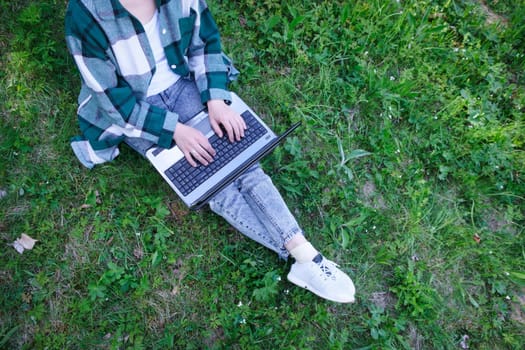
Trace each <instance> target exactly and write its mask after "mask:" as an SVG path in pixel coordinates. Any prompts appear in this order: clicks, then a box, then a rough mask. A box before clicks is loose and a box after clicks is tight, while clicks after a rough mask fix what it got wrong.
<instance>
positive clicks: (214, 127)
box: [210, 118, 223, 137]
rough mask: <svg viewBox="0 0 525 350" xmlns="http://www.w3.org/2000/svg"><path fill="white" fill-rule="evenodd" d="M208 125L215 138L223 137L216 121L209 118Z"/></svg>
mask: <svg viewBox="0 0 525 350" xmlns="http://www.w3.org/2000/svg"><path fill="white" fill-rule="evenodd" d="M210 125H211V128H212V129H213V131H215V133H216V134H217V136H219V137H222V136H223V134H222V129H221V126H220V125H219V123H217V121H215V119H213V118H210Z"/></svg>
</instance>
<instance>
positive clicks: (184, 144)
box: [173, 123, 215, 167]
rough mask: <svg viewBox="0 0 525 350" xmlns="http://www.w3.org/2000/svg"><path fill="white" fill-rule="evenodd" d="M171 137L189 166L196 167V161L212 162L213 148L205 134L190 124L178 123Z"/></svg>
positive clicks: (205, 163)
mask: <svg viewBox="0 0 525 350" xmlns="http://www.w3.org/2000/svg"><path fill="white" fill-rule="evenodd" d="M173 139H174V140H175V143H176V144H177V146H178V147H179V148H180V150H181V151H182V153H184V157H186V160H187V161H188V163H190V164H191V166H194V167H196V166H197V162H196V161H198V162H199V163H201V164H202V165H208V164H210V163H211V162H213V157H214V156H215V150H214V149H213V147H212V146H211V144H210V143H209V141H208V139H207V138H206V136H204V135H203V134H202V133H201V132H200V131H199V130H197V129H195V128H192V127H191V126H187V125H184V124H182V123H178V124H177V126H176V127H175V132H174V133H173Z"/></svg>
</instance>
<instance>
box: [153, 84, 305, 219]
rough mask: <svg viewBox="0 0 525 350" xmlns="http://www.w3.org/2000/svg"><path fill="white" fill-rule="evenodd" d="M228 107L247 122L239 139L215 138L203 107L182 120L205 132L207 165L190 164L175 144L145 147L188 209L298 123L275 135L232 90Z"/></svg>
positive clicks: (200, 203)
mask: <svg viewBox="0 0 525 350" xmlns="http://www.w3.org/2000/svg"><path fill="white" fill-rule="evenodd" d="M230 107H232V108H233V109H234V110H235V111H236V112H237V113H239V114H240V115H241V116H242V117H243V118H244V121H245V123H246V125H247V129H246V131H245V133H244V137H243V138H242V139H241V140H240V141H236V142H234V143H230V141H229V140H228V137H227V136H226V135H224V136H223V137H222V138H219V137H218V136H217V134H215V132H214V131H213V129H212V127H211V125H210V122H209V118H208V113H207V110H206V109H204V110H202V111H201V112H199V113H198V114H196V115H195V116H194V117H193V118H192V119H190V120H189V121H188V122H187V123H186V124H187V125H189V126H192V127H194V128H196V129H198V130H200V131H201V132H202V133H203V134H204V135H206V137H208V140H209V142H210V144H211V145H212V147H213V148H214V149H215V152H216V155H215V157H214V158H213V162H211V163H210V164H208V165H207V166H204V165H202V164H200V163H198V164H199V165H198V166H197V167H192V166H191V165H190V164H189V163H188V161H187V160H186V158H185V157H184V154H183V153H182V151H181V150H180V149H179V148H178V147H177V146H174V147H172V148H162V147H158V146H153V147H151V148H150V149H148V150H147V151H146V154H145V156H146V158H147V159H148V160H149V161H150V163H151V164H152V165H153V166H154V167H155V169H157V171H158V172H159V173H160V175H161V176H162V177H163V178H164V180H165V181H166V182H167V183H168V184H169V185H170V187H171V188H172V189H173V190H174V191H175V192H176V193H177V195H178V196H179V197H180V198H181V199H182V201H183V202H184V203H185V204H186V205H187V206H188V207H189V208H190V209H193V210H197V209H199V208H201V207H202V206H203V205H205V204H206V203H208V201H209V200H210V199H211V198H212V197H213V196H214V195H215V194H217V193H218V192H220V191H221V190H222V189H224V188H225V187H226V186H228V185H229V184H231V183H232V182H233V181H234V180H235V179H237V178H238V177H239V176H240V175H241V174H242V173H243V172H244V171H245V170H247V169H248V168H250V167H251V166H252V165H253V164H255V163H256V162H258V161H259V160H261V158H263V157H264V156H265V155H267V154H268V153H270V152H271V151H272V150H273V149H274V148H275V147H276V146H277V145H278V144H279V143H280V142H281V141H282V140H283V139H284V138H286V137H287V136H288V135H290V133H292V132H293V131H294V130H295V129H297V127H298V126H299V125H300V122H297V123H295V124H293V125H292V126H291V127H290V128H289V129H288V130H286V131H285V132H284V133H283V134H281V135H276V134H275V133H274V132H273V131H272V129H270V128H269V127H268V126H267V125H266V124H265V123H264V122H263V121H262V120H261V118H260V117H259V116H258V115H257V114H256V113H255V112H254V111H253V110H252V109H251V108H250V107H249V106H248V105H246V103H244V101H243V100H242V99H241V98H240V97H239V96H237V95H236V94H235V93H232V102H231V105H230Z"/></svg>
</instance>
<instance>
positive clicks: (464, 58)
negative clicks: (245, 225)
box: [0, 0, 525, 349]
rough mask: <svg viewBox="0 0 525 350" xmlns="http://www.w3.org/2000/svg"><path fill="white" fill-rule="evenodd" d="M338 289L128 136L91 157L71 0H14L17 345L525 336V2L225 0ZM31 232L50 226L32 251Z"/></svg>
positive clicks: (243, 65) (298, 199) (301, 214)
mask: <svg viewBox="0 0 525 350" xmlns="http://www.w3.org/2000/svg"><path fill="white" fill-rule="evenodd" d="M209 5H210V6H211V7H212V10H213V13H214V14H215V17H216V19H217V22H218V24H219V27H220V28H221V30H222V34H223V41H224V47H225V50H226V51H227V52H228V54H230V55H231V56H232V57H233V59H234V60H235V64H236V65H237V67H238V68H239V69H240V70H241V72H242V75H241V77H240V80H239V81H238V82H237V83H235V84H234V85H233V86H232V88H233V89H234V90H236V91H237V92H238V93H239V94H240V95H241V96H243V97H244V99H245V100H247V101H248V102H249V103H250V104H251V105H252V106H253V108H254V109H255V110H256V111H258V112H259V114H261V115H262V116H264V118H265V119H266V120H267V121H268V122H269V123H270V124H271V125H273V126H274V128H275V129H276V130H277V131H281V130H283V129H285V128H286V127H287V125H289V124H290V123H291V122H295V121H299V120H301V121H302V122H303V124H302V127H301V130H300V131H299V132H298V133H297V134H295V136H294V137H291V138H289V139H288V140H287V141H286V143H285V144H284V145H283V146H282V147H280V148H278V149H277V150H276V151H275V152H274V153H272V154H271V155H270V156H268V157H267V158H266V159H265V160H264V161H263V166H264V168H265V169H266V170H267V171H268V172H269V173H271V174H273V179H274V182H275V184H276V185H277V186H278V187H279V188H280V190H281V191H282V193H283V195H284V197H285V198H286V200H287V202H288V203H289V205H290V207H291V208H292V210H293V212H294V213H295V214H296V215H297V218H298V220H299V221H300V222H301V223H302V225H303V227H304V230H305V232H306V233H307V235H308V237H309V238H310V239H311V240H312V241H313V242H314V244H315V245H316V246H318V247H322V249H323V252H324V253H325V254H326V255H327V256H329V257H331V258H333V259H334V260H336V261H338V262H340V263H341V265H342V266H341V267H342V269H343V270H345V271H346V272H348V273H349V275H351V277H352V278H353V280H354V282H355V284H356V286H357V291H358V294H357V301H356V303H355V304H351V305H339V304H334V303H330V302H326V301H324V300H321V299H319V298H317V297H315V296H314V295H312V294H310V293H308V292H306V291H304V290H301V289H299V288H296V287H294V286H292V285H291V284H290V283H288V282H287V281H286V278H285V276H286V273H287V270H288V268H289V264H290V263H289V262H287V263H284V262H282V261H279V259H278V258H277V257H276V256H275V255H274V254H272V253H271V252H269V251H267V250H266V249H264V248H262V247H260V246H259V245H257V244H256V243H254V242H251V241H248V240H247V239H245V238H244V237H242V236H241V235H240V234H239V233H237V232H235V231H234V230H233V229H231V228H230V227H229V226H228V225H227V224H226V223H225V222H223V221H222V220H221V219H219V218H217V217H215V216H214V215H212V214H211V212H210V211H209V210H208V209H204V210H202V211H199V212H189V211H187V210H186V209H185V208H184V206H183V205H182V204H181V202H180V201H179V200H178V199H177V198H176V196H175V195H174V194H173V193H172V192H171V190H170V189H169V188H168V186H166V185H165V184H164V183H163V182H162V181H161V179H160V178H159V176H158V175H157V174H156V173H155V172H154V171H153V169H152V168H151V167H150V166H149V165H148V164H146V162H144V161H143V160H142V159H141V158H140V157H139V156H138V155H136V154H134V153H133V152H132V151H130V150H129V149H127V148H125V147H123V148H122V153H121V155H120V156H119V157H118V159H116V160H115V161H114V162H112V163H109V164H104V165H101V166H98V167H96V168H95V169H93V170H86V169H84V168H82V166H81V165H80V164H79V163H78V161H77V160H76V159H75V157H74V155H73V153H72V152H71V149H70V148H69V144H68V143H69V139H70V137H72V136H73V135H76V134H77V133H78V128H77V125H76V118H75V111H76V94H77V92H78V89H79V76H78V73H77V71H76V69H75V67H74V64H73V62H72V61H71V60H70V58H69V56H68V54H67V52H66V48H65V44H64V39H63V36H64V33H63V19H64V14H65V13H64V12H65V2H64V1H57V0H46V1H38V2H33V1H27V0H22V1H15V2H9V1H0V10H1V11H0V23H1V24H0V54H1V58H0V67H1V69H0V82H1V83H0V101H1V104H0V114H1V117H2V121H1V123H0V237H1V240H2V244H3V246H4V248H3V249H2V250H1V251H0V262H1V265H0V266H1V267H0V305H2V306H1V309H0V348H5V349H99V348H102V349H124V348H126V349H171V348H176V349H204V348H206V349H208V348H209V349H223V348H224V349H230V348H232V349H458V348H459V349H466V348H467V347H468V348H471V349H521V348H522V346H523V339H525V306H524V302H525V238H524V227H525V218H524V215H525V210H524V209H525V198H524V196H525V183H524V181H525V179H524V171H525V151H524V143H525V136H524V135H525V118H524V112H525V75H524V72H525V50H524V47H525V42H524V40H525V22H524V21H523V18H525V2H524V1H523V0H498V1H492V0H491V1H454V0H449V1H416V0H407V1H353V2H350V1H343V2H341V1H339V2H331V1H284V2H275V1H267V0H263V1H254V0H245V1H219V0H215V1H211V0H210V1H209ZM22 233H26V234H28V235H30V236H31V237H33V238H35V239H37V240H38V242H37V244H36V246H35V248H34V249H33V250H31V251H26V252H24V254H22V255H20V254H18V253H17V252H16V251H15V249H13V248H12V247H10V246H9V245H10V244H11V243H12V242H13V241H14V240H15V239H16V238H17V237H19V236H20V235H21V234H22Z"/></svg>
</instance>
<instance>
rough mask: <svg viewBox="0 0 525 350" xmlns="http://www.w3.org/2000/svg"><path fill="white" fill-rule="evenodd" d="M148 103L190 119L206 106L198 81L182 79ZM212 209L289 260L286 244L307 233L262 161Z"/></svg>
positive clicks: (218, 198)
mask: <svg viewBox="0 0 525 350" xmlns="http://www.w3.org/2000/svg"><path fill="white" fill-rule="evenodd" d="M147 102H148V103H150V104H152V105H156V106H158V107H161V108H166V109H168V110H170V111H172V112H175V113H177V114H178V115H179V122H181V123H185V122H187V121H188V120H189V119H190V118H191V117H192V116H193V115H195V114H196V113H198V112H199V111H200V110H202V108H203V105H202V103H201V100H200V94H199V92H198V90H197V87H196V85H195V82H193V81H192V80H188V79H183V78H181V79H180V80H179V81H178V82H177V83H175V84H174V85H173V86H171V87H170V88H168V89H167V90H165V91H163V92H161V93H160V94H158V95H155V96H150V97H148V99H147ZM209 204H210V208H211V210H212V211H214V212H215V213H217V214H219V215H220V216H222V217H223V218H224V219H226V221H228V222H229V223H230V224H231V225H232V226H233V227H235V228H236V229H237V230H238V231H240V232H241V233H242V234H244V235H245V236H247V237H249V238H251V239H253V240H255V241H256V242H258V243H260V244H262V245H263V246H265V247H267V248H269V249H271V250H273V251H274V252H276V253H277V254H278V255H279V256H280V257H281V258H283V259H287V258H288V256H289V253H288V251H287V250H286V248H285V247H284V245H285V244H286V243H287V242H288V241H289V240H290V239H291V238H292V237H294V236H295V235H297V234H303V233H302V230H301V228H300V227H299V225H298V224H297V221H296V220H295V218H294V216H293V215H292V213H291V212H290V210H289V209H288V207H287V205H286V204H285V202H284V200H283V198H282V197H281V195H280V194H279V192H278V190H277V189H276V188H275V186H274V185H273V183H272V180H271V179H270V177H269V176H268V175H266V174H265V173H264V171H263V170H262V169H261V167H260V166H259V164H256V165H254V166H253V167H251V168H250V169H248V170H247V171H246V172H245V173H244V174H242V175H241V176H240V177H239V178H238V179H237V180H235V181H234V182H233V183H232V184H231V185H229V186H228V187H226V188H225V189H224V190H222V191H221V192H220V193H218V194H217V195H216V196H215V197H214V198H212V200H211V201H210V203H209Z"/></svg>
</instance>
